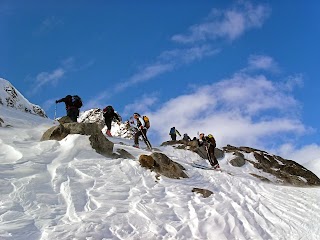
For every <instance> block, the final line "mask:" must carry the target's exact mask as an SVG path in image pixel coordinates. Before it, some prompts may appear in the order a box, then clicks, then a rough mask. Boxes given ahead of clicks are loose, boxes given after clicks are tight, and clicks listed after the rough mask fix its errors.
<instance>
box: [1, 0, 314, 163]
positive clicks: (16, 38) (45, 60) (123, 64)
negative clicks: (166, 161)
mask: <svg viewBox="0 0 320 240" xmlns="http://www.w3.org/2000/svg"><path fill="white" fill-rule="evenodd" d="M172 2H174V3H172ZM319 11H320V2H319V1H316V0H311V1H308V2H307V3H306V2H304V1H289V0H284V1H276V0H275V1H222V0H221V1H201V4H200V3H199V1H122V3H119V1H90V2H89V1H81V0H80V1H34V0H30V1H15V0H10V1H9V0H8V1H7V0H1V1H0V34H1V38H0V52H1V58H0V77H2V78H5V79H7V80H8V81H10V82H11V83H12V84H13V85H14V86H15V87H16V88H17V89H18V90H19V91H20V92H21V93H22V94H24V96H25V97H26V98H28V99H29V101H30V102H32V103H35V104H38V105H40V106H41V107H43V108H44V109H45V111H46V112H47V114H48V116H49V117H51V118H53V116H54V105H55V104H54V101H55V100H56V99H59V98H61V97H64V96H65V95H67V94H78V95H80V96H81V97H82V99H83V101H84V103H85V106H84V107H83V109H82V110H86V109H90V108H93V107H100V108H102V107H104V106H106V105H109V104H111V105H113V106H114V107H115V109H116V110H118V111H119V112H120V114H121V115H122V116H123V118H124V119H128V118H129V116H130V115H131V114H132V113H133V112H140V113H141V114H148V115H149V117H150V119H151V124H152V129H151V130H150V133H149V135H150V138H151V139H152V141H153V142H155V143H159V142H162V141H163V140H167V139H168V137H169V135H168V132H169V130H170V128H171V126H176V128H177V129H178V130H179V131H180V132H181V133H184V132H188V133H189V135H190V136H191V137H193V136H196V134H197V132H198V131H200V132H205V133H212V134H213V135H214V136H215V137H216V140H217V143H218V146H224V145H226V144H233V145H247V146H252V147H257V148H263V149H266V150H271V151H273V152H275V153H278V154H282V156H283V155H284V156H287V157H291V158H292V159H294V158H296V157H297V156H304V155H303V154H304V153H305V151H306V150H307V151H308V153H309V156H308V158H316V156H317V155H318V154H319V153H320V151H319V146H318V143H319V140H320V138H319V128H320V123H319V121H318V119H319V114H318V113H319V111H317V108H315V107H314V106H315V103H317V102H319V100H320V99H319V98H320V97H319V94H317V93H318V91H319V88H320V86H319V84H320V83H319V78H320V74H319V67H320V66H319V64H320V55H319V52H320V51H319V50H320V47H319V42H320V26H319V22H320V16H319V14H318V13H319ZM64 113H65V110H64V107H63V106H62V105H58V115H60V116H61V115H63V114H64Z"/></svg>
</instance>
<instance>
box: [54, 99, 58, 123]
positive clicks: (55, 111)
mask: <svg viewBox="0 0 320 240" xmlns="http://www.w3.org/2000/svg"><path fill="white" fill-rule="evenodd" d="M56 117H57V103H56V106H55V108H54V121H55V120H56Z"/></svg>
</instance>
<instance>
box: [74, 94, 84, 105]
mask: <svg viewBox="0 0 320 240" xmlns="http://www.w3.org/2000/svg"><path fill="white" fill-rule="evenodd" d="M72 105H73V106H74V107H76V108H81V107H82V100H81V98H80V97H79V96H78V95H74V96H72Z"/></svg>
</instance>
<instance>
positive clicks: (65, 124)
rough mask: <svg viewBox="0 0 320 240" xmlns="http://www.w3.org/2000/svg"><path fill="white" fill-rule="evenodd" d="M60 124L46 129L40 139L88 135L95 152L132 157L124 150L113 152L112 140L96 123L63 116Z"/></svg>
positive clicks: (114, 156) (118, 156)
mask: <svg viewBox="0 0 320 240" xmlns="http://www.w3.org/2000/svg"><path fill="white" fill-rule="evenodd" d="M59 122H60V124H59V125H58V126H54V127H52V128H50V129H48V130H47V131H46V132H45V133H44V134H43V135H42V138H41V141H45V140H57V141H60V140H62V139H63V138H65V137H66V136H68V134H81V135H88V136H90V137H89V141H90V144H91V146H92V148H93V149H95V150H96V152H97V153H99V154H101V155H103V156H106V157H111V158H129V159H134V156H132V155H131V154H130V153H128V152H127V151H126V150H124V149H121V150H118V151H117V153H113V142H111V141H109V140H108V139H107V138H106V137H105V136H104V135H103V134H102V132H101V129H100V127H99V126H98V124H97V123H75V122H71V119H70V118H69V117H63V118H61V119H59Z"/></svg>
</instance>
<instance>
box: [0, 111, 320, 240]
mask: <svg viewBox="0 0 320 240" xmlns="http://www.w3.org/2000/svg"><path fill="white" fill-rule="evenodd" d="M0 117H1V118H2V119H3V120H4V121H5V123H6V124H9V125H11V126H12V127H7V128H3V127H2V128H0V195H1V196H0V239H1V240H2V239H5V240H7V239H14V240H19V239H23V240H29V239H30V240H35V239H42V240H45V239H90V240H92V239H219V240H220V239H228V240H229V239H319V236H320V205H319V200H320V189H319V188H297V187H286V186H279V185H273V184H268V183H264V182H262V181H259V180H258V179H256V178H254V177H250V176H249V175H248V174H247V172H246V171H247V170H248V169H246V167H244V168H241V170H239V168H235V167H232V166H230V165H229V164H228V157H229V156H228V154H227V155H226V156H225V157H224V158H223V159H219V162H220V165H221V167H222V169H224V170H225V171H222V172H216V171H209V170H202V169H197V168H193V167H191V166H190V163H191V162H193V161H196V162H200V163H202V164H207V163H206V161H204V160H201V159H200V158H199V156H198V155H196V154H195V153H192V152H190V151H185V150H177V149H174V148H172V147H158V148H159V149H160V150H161V151H162V152H163V153H165V154H166V155H167V156H169V157H170V158H171V159H172V160H174V161H176V162H179V163H180V164H182V165H183V166H184V167H185V168H186V173H187V174H188V176H189V178H188V179H180V180H177V179H169V178H165V177H160V180H157V179H156V178H155V173H153V172H150V171H149V170H146V169H144V168H141V167H140V166H139V162H138V160H137V159H138V157H139V155H140V154H149V153H148V152H146V151H144V150H141V149H135V148H133V147H131V146H130V145H131V144H132V140H128V139H122V138H109V140H111V141H113V142H114V143H115V150H116V149H117V148H123V149H125V150H127V151H128V152H130V153H131V154H133V155H134V156H135V157H136V160H129V159H116V160H114V159H108V158H105V157H103V156H101V155H99V154H97V153H96V152H95V151H94V150H93V149H92V148H91V147H90V144H89V140H88V136H81V135H68V136H67V137H66V138H65V139H63V140H61V141H53V140H51V141H45V142H40V141H39V139H40V138H41V136H42V133H43V132H44V131H45V130H46V129H47V128H49V127H51V126H52V125H53V124H54V122H53V121H52V120H49V119H45V118H41V117H38V116H34V115H31V114H27V113H23V112H19V111H17V110H14V109H11V108H3V107H2V108H1V116H0ZM122 143H123V144H122ZM125 144H127V145H125ZM194 187H198V188H205V189H208V190H211V191H212V192H213V193H214V194H213V195H211V196H210V197H208V198H203V197H202V196H201V195H200V194H196V193H193V192H192V191H191V190H192V189H193V188H194Z"/></svg>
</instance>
